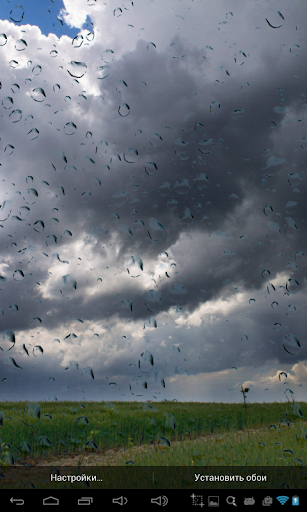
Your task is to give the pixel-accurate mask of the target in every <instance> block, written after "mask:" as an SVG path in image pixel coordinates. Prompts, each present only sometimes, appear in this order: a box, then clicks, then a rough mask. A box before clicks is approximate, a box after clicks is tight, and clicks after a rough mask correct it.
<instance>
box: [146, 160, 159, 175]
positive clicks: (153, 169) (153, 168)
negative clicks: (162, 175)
mask: <svg viewBox="0 0 307 512" xmlns="http://www.w3.org/2000/svg"><path fill="white" fill-rule="evenodd" d="M157 170H158V167H157V164H155V162H146V165H145V172H146V173H147V174H148V176H155V174H157Z"/></svg>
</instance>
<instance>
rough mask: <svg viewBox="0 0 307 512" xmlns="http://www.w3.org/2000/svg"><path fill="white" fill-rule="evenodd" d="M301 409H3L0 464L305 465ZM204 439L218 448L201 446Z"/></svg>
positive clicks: (160, 405)
mask: <svg viewBox="0 0 307 512" xmlns="http://www.w3.org/2000/svg"><path fill="white" fill-rule="evenodd" d="M306 406H307V403H306V402H292V403H291V402H287V403H283V402H281V403H279V402H273V403H252V404H250V403H247V404H246V407H245V405H244V403H243V402H241V403H235V404H229V403H226V404H225V403H222V402H217V403H215V402H210V403H208V402H173V401H172V402H165V401H161V402H158V401H155V402H152V401H146V402H138V401H133V402H122V401H114V402H97V401H90V402H85V401H84V402H83V403H82V401H63V402H47V401H45V402H43V401H40V402H21V401H20V402H1V407H0V424H1V425H2V426H1V427H0V437H1V452H0V463H1V464H2V465H9V464H12V463H14V462H15V463H17V462H20V463H22V462H26V461H31V460H34V459H37V460H38V459H41V460H43V459H46V460H52V458H55V457H65V456H66V457H68V456H70V455H77V456H79V458H80V460H82V458H83V457H84V456H86V455H88V454H91V453H97V454H102V456H103V454H104V453H105V452H106V451H107V450H116V451H117V452H119V453H118V464H119V465H121V464H126V462H127V460H124V459H125V458H126V456H128V455H129V454H130V455H131V454H133V453H134V455H133V457H134V460H132V463H134V464H137V465H173V466H176V465H195V464H196V465H198V463H200V464H199V465H203V464H206V463H207V462H208V460H210V461H211V462H210V464H212V462H214V464H213V465H224V464H226V465H236V464H237V465H242V464H243V463H244V464H245V463H246V461H250V462H251V465H253V463H256V462H257V464H260V465H268V464H267V463H268V462H270V463H269V465H271V464H272V462H274V461H275V463H277V462H278V464H277V465H282V464H284V463H285V464H286V465H289V464H290V465H291V464H294V465H298V464H299V465H301V463H302V464H304V465H305V463H306V460H307V457H306V455H307V453H306V447H307V432H306V430H305V427H306V422H305V421H304V415H303V412H302V409H303V410H304V409H306ZM259 429H261V432H257V433H253V434H252V431H253V430H259ZM238 431H240V433H241V434H240V435H239V436H238ZM244 431H245V432H246V435H247V436H248V437H247V445H246V441H244V442H245V444H244V443H243V438H244V439H245V437H246V435H245V434H244V435H243V434H242V433H243V432H244ZM267 433H268V434H269V436H267V435H266V434H267ZM242 435H243V437H242ZM208 436H209V437H210V436H211V437H213V436H215V437H217V439H218V441H213V440H212V442H211V441H210V442H207V441H208ZM259 436H260V437H259ZM258 437H259V440H258ZM264 437H265V439H266V441H264V440H263V439H264ZM260 438H261V439H260ZM262 438H263V439H262ZM204 439H205V441H204ZM256 440H258V441H257V445H255V444H254V443H255V442H256ZM280 440H282V442H280ZM189 441H193V443H192V442H189ZM273 441H274V442H273ZM204 443H206V444H204ZM145 446H146V447H149V448H150V453H149V456H148V454H146V453H145V452H144V451H143V450H141V451H140V450H136V448H137V447H142V449H143V447H145ZM291 447H295V450H294V452H295V453H294V452H293V449H291ZM133 450H134V451H133ZM255 450H256V451H255ZM280 450H281V451H280ZM279 451H280V452H279ZM290 452H292V455H291V453H290ZM122 453H124V457H123V458H122V457H119V455H121V454H122ZM280 454H281V455H280ZM131 456H132V455H131ZM299 461H301V462H299Z"/></svg>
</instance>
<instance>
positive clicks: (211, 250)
mask: <svg viewBox="0 0 307 512" xmlns="http://www.w3.org/2000/svg"><path fill="white" fill-rule="evenodd" d="M306 16H307V9H306V6H305V5H304V2H301V1H293V2H289V1H284V0H281V1H280V0H279V1H278V2H277V1H275V0H274V1H271V2H270V3H269V4H268V3H266V2H263V3H261V2H260V1H258V0H255V1H251V2H246V1H244V0H235V1H234V0H227V2H225V1H222V0H217V1H215V2H211V1H209V0H207V1H206V0H198V1H197V0H182V1H180V0H169V1H168V2H165V1H164V0H151V1H150V0H135V1H133V2H132V1H128V0H125V1H121V2H114V1H108V2H102V1H100V0H87V1H86V0H63V1H56V0H54V1H52V0H48V1H47V0H44V1H43V2H40V3H39V6H38V2H36V1H34V0H27V1H24V2H23V7H20V6H17V7H16V4H15V1H14V2H12V1H10V2H9V1H6V2H2V3H1V7H0V63H1V69H2V75H1V88H0V94H1V98H0V111H1V123H0V127H1V128H0V137H1V140H0V155H1V158H0V164H1V165H0V174H1V176H0V180H1V189H0V194H1V195H0V255H1V258H0V329H1V332H0V349H1V350H0V400H1V401H4V400H17V401H18V400H26V401H43V400H47V401H48V400H51V401H53V400H58V401H62V400H95V401H109V400H111V401H117V400H125V401H126V400H127V401H134V400H137V401H146V400H152V401H161V400H169V401H172V400H178V401H199V402H225V403H227V402H232V403H234V402H241V401H242V394H241V393H240V389H241V385H242V386H243V387H244V388H245V387H249V388H250V390H249V392H248V396H247V398H248V401H249V402H272V401H277V402H287V400H296V401H304V400H305V397H306V385H307V365H306V357H307V355H306V343H305V338H306V327H307V326H306V314H305V310H306V258H305V257H304V254H306V252H307V248H306V244H307V237H306V232H305V221H306V201H305V200H304V195H305V194H306V183H305V172H306V169H307V167H306V150H307V130H306V123H307V100H306V94H307V93H306V78H307V76H306V64H305V54H306V38H305V35H304V34H306V27H305V25H306Z"/></svg>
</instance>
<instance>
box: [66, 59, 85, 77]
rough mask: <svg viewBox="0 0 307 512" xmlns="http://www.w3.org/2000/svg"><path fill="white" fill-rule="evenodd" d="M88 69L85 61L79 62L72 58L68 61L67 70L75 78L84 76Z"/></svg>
mask: <svg viewBox="0 0 307 512" xmlns="http://www.w3.org/2000/svg"><path fill="white" fill-rule="evenodd" d="M86 70H87V65H86V64H85V62H77V61H75V60H72V61H71V62H69V63H68V68H67V71H68V73H69V74H70V76H72V77H73V78H82V77H83V76H84V75H85V73H86Z"/></svg>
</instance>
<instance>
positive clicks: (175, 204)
mask: <svg viewBox="0 0 307 512" xmlns="http://www.w3.org/2000/svg"><path fill="white" fill-rule="evenodd" d="M178 205H179V202H178V201H177V199H169V201H167V207H168V209H169V210H171V211H173V210H175V209H176V208H177V207H178Z"/></svg>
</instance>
